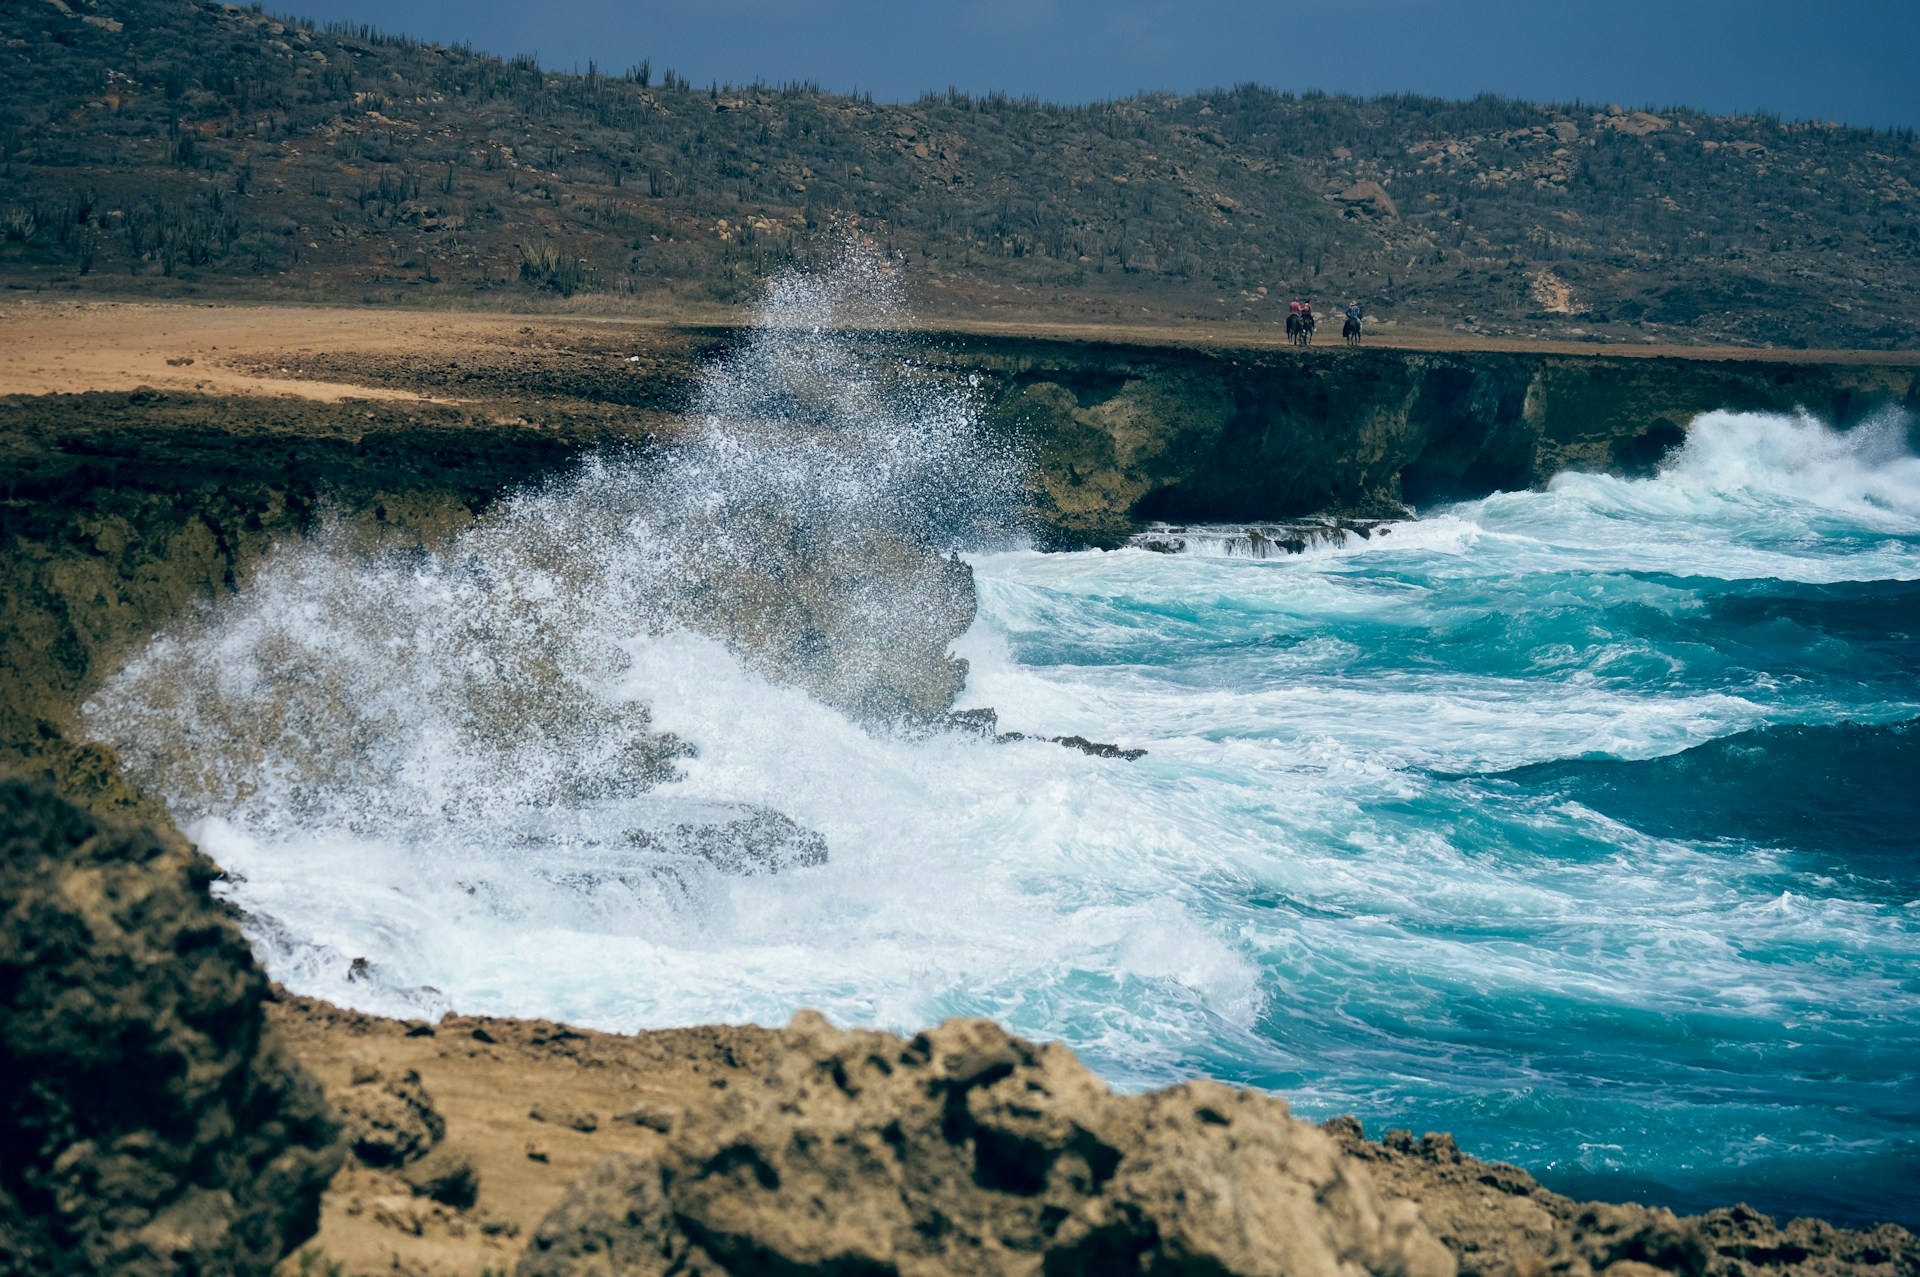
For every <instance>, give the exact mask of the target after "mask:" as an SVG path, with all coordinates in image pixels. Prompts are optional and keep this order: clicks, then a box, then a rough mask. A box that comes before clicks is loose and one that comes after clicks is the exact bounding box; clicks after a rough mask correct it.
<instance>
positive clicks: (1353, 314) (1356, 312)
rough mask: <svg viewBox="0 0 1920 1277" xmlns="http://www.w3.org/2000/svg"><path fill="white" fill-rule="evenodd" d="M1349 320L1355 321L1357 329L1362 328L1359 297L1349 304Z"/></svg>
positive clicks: (1354, 324)
mask: <svg viewBox="0 0 1920 1277" xmlns="http://www.w3.org/2000/svg"><path fill="white" fill-rule="evenodd" d="M1347 318H1348V319H1350V320H1352V321H1353V326H1354V327H1355V328H1359V327H1360V325H1361V323H1362V320H1363V317H1362V315H1361V314H1360V299H1359V298H1358V297H1356V298H1354V299H1353V300H1352V301H1351V302H1348V303H1347Z"/></svg>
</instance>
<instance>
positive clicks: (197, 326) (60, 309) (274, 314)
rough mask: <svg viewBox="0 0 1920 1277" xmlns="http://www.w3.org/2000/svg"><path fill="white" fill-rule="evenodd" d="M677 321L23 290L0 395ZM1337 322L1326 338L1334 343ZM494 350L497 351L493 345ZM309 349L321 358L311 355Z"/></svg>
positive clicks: (273, 385) (261, 378)
mask: <svg viewBox="0 0 1920 1277" xmlns="http://www.w3.org/2000/svg"><path fill="white" fill-rule="evenodd" d="M674 326H675V324H674V322H673V321H670V320H666V319H657V318H634V317H622V318H607V317H593V316H577V315H566V316H555V315H513V314H467V313H456V312H439V311H396V310H392V309H381V308H377V307H341V308H331V307H294V306H227V305H202V306H188V305H174V304H158V303H145V302H72V301H61V302H43V301H19V302H14V303H12V304H9V305H4V306H0V395H43V394H70V393H77V392H82V391H95V390H98V391H127V390H133V389H136V388H138V387H143V386H145V387H152V388H154V389H158V390H174V391H197V392H199V393H202V394H219V395H246V396H293V397H297V398H302V399H309V400H318V401H322V402H337V401H339V400H341V399H347V398H357V399H380V400H393V401H412V402H438V403H453V402H462V400H460V399H458V398H454V397H448V396H442V397H437V398H436V397H435V396H432V395H427V394H422V393H420V392H418V391H416V390H413V389H407V388H402V387H398V386H395V385H392V384H381V383H380V382H378V381H376V380H374V379H372V378H366V379H359V380H342V379H340V377H341V374H340V372H339V370H338V367H337V363H336V361H337V359H338V357H340V356H343V355H377V356H381V357H384V358H397V357H401V356H424V357H426V358H429V359H436V360H445V361H452V360H455V359H457V358H458V357H459V355H460V354H461V353H462V352H470V351H474V350H475V349H476V348H479V347H483V346H485V347H502V346H511V345H512V344H514V343H515V342H520V341H528V340H530V339H531V340H533V341H538V340H540V339H541V337H542V335H543V334H549V333H554V332H556V331H561V330H574V331H579V330H583V329H590V330H593V331H595V332H596V334H597V335H600V336H601V339H602V341H612V342H616V343H618V342H625V343H626V344H629V345H632V346H633V347H634V348H636V349H642V350H644V349H648V348H651V347H652V346H654V345H655V344H656V343H657V341H658V339H659V337H660V336H661V335H662V334H663V333H664V332H666V331H667V330H670V329H672V328H673V327H674ZM919 326H920V327H921V328H923V329H926V330H929V331H936V332H937V331H951V332H956V333H974V334H982V335H991V336H1000V337H1022V336H1030V337H1036V338H1048V339H1056V340H1079V341H1103V342H1120V343H1140V344H1148V345H1181V346H1212V347H1221V346H1228V347H1244V348H1250V349H1260V348H1274V347H1281V346H1284V345H1285V344H1286V339H1285V336H1284V334H1282V333H1281V332H1280V330H1279V328H1278V327H1277V326H1274V325H1260V326H1243V325H1234V326H1228V325H1222V326H1219V327H1198V326H1192V327H1158V326H1145V325H1143V326H1138V327H1135V326H1124V327H1123V326H1116V325H1101V324H1084V323H1039V322H1030V321H982V320H961V321H953V322H947V321H943V320H942V319H940V318H938V317H928V318H926V319H924V320H922V321H921V323H920V325H919ZM1367 344H1368V345H1369V346H1376V347H1384V348H1387V349H1400V350H1428V351H1445V352H1459V351H1476V350H1484V351H1490V352H1492V351H1499V352H1528V351H1532V352H1542V353H1555V354H1568V355H1610V356H1629V357H1637V358H1685V359H1707V360H1715V359H1731V360H1753V359H1765V360H1770V361H1774V362H1780V363H1793V364H1880V365H1889V364H1916V365H1920V351H1898V352H1886V351H1836V350H1759V349H1751V348H1734V347H1712V346H1666V345H1627V344H1605V343H1589V342H1539V341H1521V340H1512V339H1505V338H1493V337H1477V336H1473V335H1470V334H1463V333H1449V332H1444V331H1439V330H1422V329H1408V328H1400V327H1397V326H1387V325H1383V326H1380V327H1376V328H1375V329H1373V330H1372V331H1371V332H1370V333H1369V335H1368V337H1367ZM1338 345H1339V338H1338V335H1337V333H1333V334H1331V339H1330V340H1323V341H1322V342H1321V343H1320V344H1319V348H1321V349H1327V348H1333V347H1337V346H1338ZM494 355H495V357H496V358H497V357H498V351H495V352H494ZM308 363H312V364H317V365H318V367H307V366H305V365H306V364H308Z"/></svg>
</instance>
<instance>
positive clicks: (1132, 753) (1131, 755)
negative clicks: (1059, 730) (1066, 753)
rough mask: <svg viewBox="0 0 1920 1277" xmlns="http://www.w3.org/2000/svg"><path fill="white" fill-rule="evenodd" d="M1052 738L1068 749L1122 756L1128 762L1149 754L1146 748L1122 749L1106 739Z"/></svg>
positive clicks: (1098, 755)
mask: <svg viewBox="0 0 1920 1277" xmlns="http://www.w3.org/2000/svg"><path fill="white" fill-rule="evenodd" d="M1051 739H1052V740H1053V743H1054V744H1056V745H1065V746H1066V747H1067V748H1068V749H1077V750H1079V751H1080V752H1081V753H1083V754H1091V755H1093V756H1094V757H1095V758H1122V759H1125V760H1126V761H1127V762H1133V761H1134V760H1135V759H1139V758H1145V757H1146V756H1147V751H1146V750H1144V749H1122V748H1120V746H1118V745H1111V744H1108V743H1107V742H1105V741H1097V740H1088V739H1087V738H1086V737H1084V736H1055V737H1052V738H1051Z"/></svg>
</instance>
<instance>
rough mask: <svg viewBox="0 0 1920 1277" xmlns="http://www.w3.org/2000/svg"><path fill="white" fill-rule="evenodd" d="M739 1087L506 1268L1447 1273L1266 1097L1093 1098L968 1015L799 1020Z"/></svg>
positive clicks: (545, 1227)
mask: <svg viewBox="0 0 1920 1277" xmlns="http://www.w3.org/2000/svg"><path fill="white" fill-rule="evenodd" d="M782 1039H783V1041H782V1046H784V1048H785V1050H784V1052H783V1053H782V1054H780V1055H779V1056H778V1057H777V1059H776V1062H775V1063H774V1064H773V1065H772V1067H771V1068H770V1069H769V1070H768V1072H767V1074H766V1076H765V1077H764V1078H762V1079H760V1084H759V1085H755V1086H748V1087H734V1088H729V1090H728V1092H727V1095H726V1098H724V1099H722V1100H721V1101H720V1102H719V1103H717V1104H715V1105H713V1106H711V1107H710V1108H706V1109H702V1110H698V1111H692V1112H688V1113H686V1114H685V1115H684V1116H682V1117H680V1118H679V1119H678V1120H677V1122H676V1123H675V1124H674V1126H673V1129H672V1131H671V1133H670V1134H669V1136H668V1137H667V1139H666V1140H665V1141H664V1146H663V1147H659V1150H658V1152H657V1153H655V1154H653V1155H651V1156H647V1155H641V1156H633V1155H619V1156H615V1157H612V1158H609V1159H608V1160H607V1161H605V1162H603V1163H601V1165H600V1166H599V1167H598V1168H596V1169H595V1170H594V1171H593V1172H592V1173H591V1174H589V1175H588V1176H586V1177H585V1178H584V1179H582V1180H581V1181H579V1182H578V1183H576V1184H575V1185H574V1186H573V1188H572V1189H571V1190H569V1192H568V1194H567V1196H566V1198H565V1199H564V1200H563V1201H562V1202H561V1204H560V1205H559V1206H558V1207H557V1208H555V1210H554V1211H553V1212H552V1213H551V1214H550V1215H549V1216H548V1217H547V1219H546V1221H545V1222H544V1223H543V1224H542V1225H541V1226H540V1228H539V1230H538V1232H537V1233H536V1234H535V1235H534V1237H533V1239H532V1241H531V1243H530V1244H529V1246H528V1248H527V1251H526V1254H525V1256H524V1257H523V1258H522V1260H521V1263H520V1267H519V1273H520V1277H561V1275H563V1274H565V1275H568V1277H572V1275H575V1274H588V1273H594V1274H599V1273H612V1272H618V1273H634V1274H643V1273H660V1274H665V1273H669V1272H673V1273H702V1274H720V1273H741V1274H745V1273H766V1272H780V1273H789V1274H803V1273H822V1274H825V1273H863V1274H876V1275H877V1274H885V1273H924V1274H936V1273H937V1274H971V1273H977V1274H983V1275H985V1274H993V1275H996V1277H998V1275H1000V1274H1018V1273H1040V1272H1045V1273H1047V1274H1049V1275H1050V1277H1064V1275H1066V1274H1086V1275H1088V1277H1093V1275H1095V1274H1107V1273H1124V1272H1146V1273H1153V1272H1159V1273H1175V1272H1180V1273H1214V1274H1221V1275H1222V1277H1225V1275H1227V1274H1249V1275H1252V1274H1263V1275H1264V1274H1273V1275H1275V1277H1278V1275H1279V1274H1287V1275H1288V1277H1336V1275H1338V1277H1354V1275H1356V1274H1359V1273H1377V1274H1393V1275H1395V1277H1453V1273H1454V1263H1453V1260H1452V1258H1451V1256H1449V1255H1448V1254H1447V1252H1446V1250H1445V1249H1444V1248H1443V1247H1442V1246H1441V1245H1440V1244H1439V1243H1438V1242H1437V1241H1436V1240H1435V1239H1434V1238H1433V1236H1432V1235H1431V1234H1430V1233H1428V1232H1427V1230H1426V1229H1425V1228H1424V1227H1423V1226H1422V1225H1421V1224H1420V1222H1419V1218H1418V1212H1417V1211H1416V1210H1415V1209H1414V1208H1413V1207H1411V1206H1410V1205H1408V1204H1406V1203H1400V1204H1397V1205H1389V1204H1386V1203H1384V1202H1383V1201H1382V1199H1381V1198H1380V1197H1379V1195H1378V1194H1377V1192H1376V1191H1375V1189H1374V1187H1373V1185H1372V1183H1371V1182H1370V1181H1369V1179H1368V1178H1367V1176H1366V1175H1365V1174H1364V1173H1363V1172H1360V1171H1359V1170H1358V1169H1357V1167H1356V1165H1355V1164H1354V1163H1353V1162H1352V1161H1351V1160H1349V1159H1348V1158H1346V1157H1344V1156H1342V1155H1341V1154H1340V1153H1339V1152H1338V1151H1337V1150H1336V1149H1335V1147H1334V1145H1333V1142H1332V1141H1331V1140H1330V1139H1328V1138H1327V1137H1326V1136H1325V1135H1323V1134H1322V1133H1321V1132H1320V1131H1318V1130H1316V1129H1315V1128H1313V1127H1312V1126H1309V1125H1307V1124H1306V1123H1304V1122H1299V1121H1296V1120H1295V1119H1294V1118H1293V1117H1291V1115H1290V1114H1289V1112H1288V1110H1287V1106H1286V1104H1285V1103H1284V1102H1282V1101H1280V1100H1276V1099H1272V1098H1269V1097H1266V1096H1261V1095H1257V1094H1255V1093H1253V1092H1249V1091H1236V1090H1234V1089H1232V1088H1229V1087H1226V1086H1222V1085H1219V1084H1217V1083H1211V1082H1194V1083H1188V1084H1185V1085H1182V1086H1177V1087H1172V1088H1169V1089H1167V1090H1164V1091H1159V1092H1155V1093H1153V1094H1151V1095H1141V1096H1125V1097H1121V1096H1115V1095H1113V1094H1111V1093H1110V1092H1109V1091H1108V1090H1107V1089H1106V1087H1105V1086H1104V1085H1103V1084H1101V1083H1100V1082H1099V1081H1098V1080H1097V1079H1096V1078H1095V1077H1094V1076H1093V1075H1092V1074H1091V1073H1090V1072H1088V1071H1087V1069H1086V1068H1085V1066H1083V1065H1081V1064H1080V1063H1079V1061H1078V1060H1076V1059H1075V1058H1074V1056H1073V1054H1072V1052H1070V1051H1068V1050H1066V1049H1065V1048H1064V1047H1060V1046H1034V1045H1033V1044H1031V1043H1028V1042H1024V1041H1022V1040H1020V1039H1018V1038H1014V1037H1010V1036H1009V1035H1008V1034H1007V1033H1006V1032H1005V1031H1004V1030H1002V1029H1000V1028H999V1027H997V1026H996V1025H993V1024H991V1023H989V1022H987V1021H980V1020H971V1021H963V1020H954V1021H949V1022H947V1023H946V1024H944V1025H942V1026H941V1027H940V1028H938V1029H933V1030H929V1031H928V1032H926V1033H922V1034H920V1035H918V1036H917V1037H914V1038H912V1039H901V1038H898V1037H895V1036H893V1035H890V1034H885V1033H875V1032H852V1033H842V1032H836V1031H835V1030H833V1029H832V1028H831V1027H829V1026H828V1024H827V1023H826V1021H825V1020H824V1019H823V1018H822V1017H820V1016H819V1015H818V1014H817V1013H813V1012H802V1013H801V1014H800V1015H798V1016H796V1017H795V1018H794V1022H793V1024H792V1025H791V1026H789V1027H788V1029H787V1030H786V1032H785V1033H784V1034H783V1035H782Z"/></svg>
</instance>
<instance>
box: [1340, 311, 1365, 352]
mask: <svg viewBox="0 0 1920 1277" xmlns="http://www.w3.org/2000/svg"><path fill="white" fill-rule="evenodd" d="M1340 335H1341V336H1342V337H1345V338H1346V339H1347V345H1349V346H1358V345H1359V344H1360V321H1359V320H1357V319H1355V318H1354V317H1353V316H1352V315H1348V316H1347V322H1346V323H1345V324H1343V325H1342V326H1341V328H1340Z"/></svg>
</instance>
